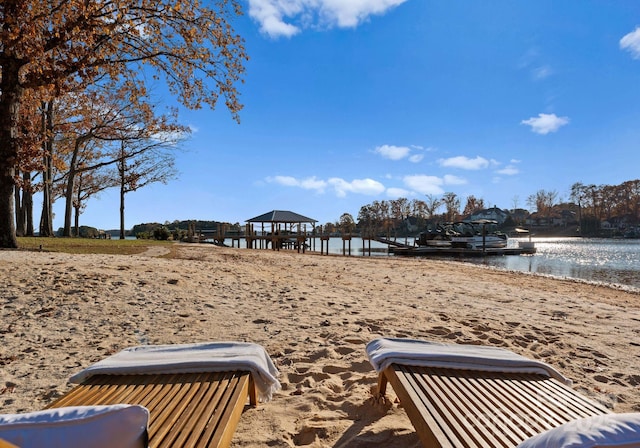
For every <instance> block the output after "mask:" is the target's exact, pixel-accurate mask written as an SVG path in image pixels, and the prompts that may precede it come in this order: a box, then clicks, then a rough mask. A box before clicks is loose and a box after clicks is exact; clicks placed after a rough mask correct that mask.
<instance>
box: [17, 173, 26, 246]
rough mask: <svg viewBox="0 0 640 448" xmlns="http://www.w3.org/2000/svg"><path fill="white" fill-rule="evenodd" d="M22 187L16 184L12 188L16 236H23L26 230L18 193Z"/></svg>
mask: <svg viewBox="0 0 640 448" xmlns="http://www.w3.org/2000/svg"><path fill="white" fill-rule="evenodd" d="M21 192H22V189H21V188H20V187H19V186H18V185H16V186H15V188H14V203H15V212H16V236H24V234H25V233H26V231H27V225H26V222H25V219H24V218H25V213H24V208H23V207H22V198H21V195H20V193H21Z"/></svg>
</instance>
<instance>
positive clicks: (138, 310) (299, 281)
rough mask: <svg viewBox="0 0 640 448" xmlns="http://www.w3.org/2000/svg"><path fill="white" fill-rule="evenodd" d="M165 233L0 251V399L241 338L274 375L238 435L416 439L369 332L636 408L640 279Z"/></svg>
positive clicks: (33, 400)
mask: <svg viewBox="0 0 640 448" xmlns="http://www.w3.org/2000/svg"><path fill="white" fill-rule="evenodd" d="M175 247H176V251H177V253H178V256H179V258H175V259H169V258H162V255H163V253H162V251H150V252H147V253H145V254H142V255H137V256H114V255H69V254H61V253H46V252H23V251H0V273H1V275H2V276H1V277H0V278H2V280H0V282H1V284H2V289H1V290H2V291H3V292H2V293H1V294H0V303H2V307H1V309H2V319H0V322H1V323H0V344H1V346H0V369H1V370H2V372H3V374H2V383H0V412H2V413H8V412H28V411H35V410H39V409H42V408H44V407H45V406H46V405H47V404H48V403H50V402H51V401H53V400H54V399H55V398H57V397H59V396H60V395H61V394H63V393H65V392H66V391H68V390H69V389H70V385H69V384H68V383H67V380H68V378H69V377H70V376H71V375H72V374H74V373H77V372H78V371H79V370H82V369H83V368H84V367H87V366H88V365H90V364H91V363H93V362H96V361H98V360H100V359H103V358H104V357H105V356H107V355H109V354H112V353H115V352H117V351H119V350H121V349H123V348H126V347H130V346H134V345H141V344H167V343H191V342H204V341H212V340H239V341H247V342H255V343H258V344H261V345H263V346H264V347H265V349H266V350H267V352H269V354H270V355H271V357H272V359H273V360H274V362H275V363H276V365H277V367H278V369H279V370H280V378H279V379H280V381H281V383H282V385H283V390H282V391H280V392H278V393H277V394H276V395H275V396H274V399H273V401H271V402H269V403H264V404H261V405H259V406H258V407H257V408H255V409H248V410H246V411H245V412H244V414H243V416H242V418H241V420H240V425H239V427H238V429H237V431H236V433H235V436H234V439H233V445H232V446H234V447H263V446H276V447H297V446H309V447H342V446H344V447H346V446H349V447H376V446H388V447H392V448H400V447H406V446H409V447H411V446H420V445H419V441H418V438H417V436H416V435H415V431H414V429H413V427H412V426H411V423H410V422H409V419H408V417H407V416H406V413H405V411H404V409H403V408H402V407H401V406H399V405H398V403H396V402H395V393H394V392H393V390H392V389H391V390H390V391H389V392H388V396H389V398H390V399H389V400H388V401H387V403H385V404H380V403H377V404H376V403H374V402H373V400H372V396H371V389H372V387H374V386H375V384H376V381H377V377H376V374H375V372H374V371H373V368H372V367H371V366H370V365H369V363H368V361H367V359H366V354H365V351H364V347H365V345H366V344H367V343H368V342H369V341H370V340H372V339H375V338H376V337H381V336H382V337H408V338H416V339H429V340H435V341H441V342H450V343H472V344H485V345H493V346H500V347H504V348H507V349H509V350H512V351H515V352H517V353H520V354H522V355H524V356H528V357H532V358H536V359H541V360H544V361H545V362H547V363H549V364H551V365H552V366H554V367H556V368H557V369H559V370H560V371H561V372H562V373H563V374H564V375H565V376H567V377H569V378H570V379H572V380H573V381H574V388H575V389H577V390H579V391H580V392H581V393H584V394H585V395H588V396H590V397H592V398H593V399H596V400H598V401H600V402H603V403H605V404H607V405H608V406H610V407H612V409H613V411H614V412H632V411H636V412H638V411H640V375H639V374H638V373H637V359H638V356H640V344H638V343H636V342H635V341H636V340H637V337H638V334H639V333H640V330H638V329H637V328H638V322H640V297H639V296H640V294H638V293H637V292H629V291H620V290H618V289H615V288H611V287H609V286H607V285H595V284H589V283H583V282H581V281H575V280H574V279H555V278H549V277H546V276H541V275H538V274H533V275H532V274H531V273H523V272H519V271H514V272H510V271H506V270H500V269H495V268H489V269H486V267H485V266H476V265H470V264H461V263H457V262H455V261H447V260H430V259H425V260H416V259H389V258H387V257H360V256H353V257H345V256H342V255H335V256H326V255H320V254H319V253H318V254H317V255H316V254H312V253H309V252H307V253H306V254H298V253H297V252H289V251H280V252H273V251H271V250H253V249H238V248H223V247H218V246H213V245H207V244H176V246H175ZM482 268H485V269H482Z"/></svg>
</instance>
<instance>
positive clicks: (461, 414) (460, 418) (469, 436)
mask: <svg viewBox="0 0 640 448" xmlns="http://www.w3.org/2000/svg"><path fill="white" fill-rule="evenodd" d="M428 377H429V378H431V379H432V380H433V388H434V389H433V390H432V391H431V392H432V393H435V392H436V391H437V390H438V389H440V390H443V391H446V397H447V398H448V400H449V402H450V403H451V404H452V405H453V410H452V413H453V415H454V416H455V418H456V421H457V423H458V425H459V426H458V425H457V426H456V427H459V428H461V430H462V431H464V434H459V437H460V438H461V439H464V440H466V444H465V446H470V447H471V446H473V447H476V446H477V447H480V446H493V447H501V446H505V444H506V443H508V440H505V437H504V436H505V435H506V434H505V432H504V431H494V432H492V433H490V432H484V433H483V432H479V431H477V430H476V428H477V426H476V425H477V423H475V422H481V421H483V420H485V418H483V417H485V412H486V411H487V409H486V408H485V407H484V405H483V403H482V401H481V400H479V399H478V397H476V396H474V394H472V393H470V390H469V389H468V388H464V387H460V386H461V384H460V383H458V382H456V381H455V378H453V377H451V376H450V375H449V374H447V373H444V372H443V373H442V374H435V375H429V376H428ZM482 398H484V397H482ZM471 419H473V422H474V423H472V424H469V423H470V420H471Z"/></svg>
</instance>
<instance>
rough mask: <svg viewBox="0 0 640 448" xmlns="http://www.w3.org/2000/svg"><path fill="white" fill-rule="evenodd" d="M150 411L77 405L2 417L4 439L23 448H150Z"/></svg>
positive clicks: (114, 406) (136, 408)
mask: <svg viewBox="0 0 640 448" xmlns="http://www.w3.org/2000/svg"><path fill="white" fill-rule="evenodd" d="M148 421H149V411H148V410H147V409H146V408H144V407H142V406H131V405H125V404H118V405H112V406H73V407H66V408H54V409H47V410H45V411H38V412H31V413H27V414H4V415H2V414H0V439H4V440H6V441H7V442H10V443H13V444H15V445H18V446H19V447H20V448H32V447H33V448H36V447H47V448H57V447H60V448H63V447H64V448H74V447H78V448H80V447H82V448H107V447H109V448H113V447H121V448H138V447H146V446H147V423H148Z"/></svg>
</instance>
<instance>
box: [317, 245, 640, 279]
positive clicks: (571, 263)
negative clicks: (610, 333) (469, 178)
mask: <svg viewBox="0 0 640 448" xmlns="http://www.w3.org/2000/svg"><path fill="white" fill-rule="evenodd" d="M523 240H524V241H527V240H528V239H523ZM398 241H399V242H405V240H404V239H398ZM531 241H533V242H534V243H535V245H536V249H537V252H536V254H535V255H520V256H515V255H514V256H504V257H499V256H488V257H484V258H469V259H464V260H463V261H461V262H463V263H474V264H481V265H484V266H492V267H495V268H499V269H505V270H513V271H521V272H532V273H536V274H541V275H550V276H554V277H561V278H562V277H566V278H572V279H580V280H586V281H590V282H598V283H608V284H613V285H616V286H620V287H622V288H627V289H633V290H638V291H640V240H628V239H627V240H622V239H620V240H617V239H605V238H532V239H531ZM517 242H518V239H517V238H511V239H510V240H509V247H516V246H517ZM407 243H409V244H412V243H413V238H409V239H408V240H407ZM366 244H367V249H365V252H364V255H368V252H367V250H368V242H367V243H366ZM362 248H363V244H362V240H361V239H360V238H353V239H352V241H351V255H352V256H361V255H363V251H362ZM371 248H372V254H371V255H372V256H381V255H382V256H388V254H387V251H386V249H387V245H386V244H382V243H378V242H376V241H372V242H371ZM345 249H346V250H348V246H346V245H345ZM315 250H317V251H319V250H320V240H316V241H315ZM325 250H326V249H325ZM329 253H332V254H342V253H343V241H342V239H341V238H331V239H330V240H329ZM447 259H450V260H451V258H448V257H447ZM456 261H458V259H456Z"/></svg>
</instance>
